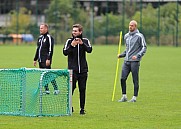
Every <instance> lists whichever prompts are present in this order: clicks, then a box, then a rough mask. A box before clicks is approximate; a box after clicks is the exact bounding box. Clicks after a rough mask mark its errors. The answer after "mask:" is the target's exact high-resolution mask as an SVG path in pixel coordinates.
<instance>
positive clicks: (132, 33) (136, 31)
mask: <svg viewBox="0 0 181 129" xmlns="http://www.w3.org/2000/svg"><path fill="white" fill-rule="evenodd" d="M135 33H139V30H138V29H136V30H134V31H133V32H130V31H129V35H134V34H135Z"/></svg>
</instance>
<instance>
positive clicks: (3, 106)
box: [0, 68, 72, 116]
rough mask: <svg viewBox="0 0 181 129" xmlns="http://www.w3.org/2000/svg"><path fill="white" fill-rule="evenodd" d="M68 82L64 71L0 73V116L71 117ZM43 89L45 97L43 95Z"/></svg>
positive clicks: (4, 71)
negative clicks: (47, 89) (46, 92)
mask: <svg viewBox="0 0 181 129" xmlns="http://www.w3.org/2000/svg"><path fill="white" fill-rule="evenodd" d="M71 81H72V71H71V70H68V69H33V68H20V69H0V114H1V115H20V116H65V115H71V114H72V105H71V103H72V89H71ZM55 85H56V89H55ZM47 86H48V88H49V92H50V93H49V94H45V87H47ZM55 91H59V92H57V94H55Z"/></svg>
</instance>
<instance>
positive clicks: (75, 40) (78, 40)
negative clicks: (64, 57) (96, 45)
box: [71, 38, 83, 47]
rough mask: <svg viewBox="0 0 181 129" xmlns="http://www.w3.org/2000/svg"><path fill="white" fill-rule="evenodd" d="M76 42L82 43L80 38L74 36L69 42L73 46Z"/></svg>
mask: <svg viewBox="0 0 181 129" xmlns="http://www.w3.org/2000/svg"><path fill="white" fill-rule="evenodd" d="M77 44H83V42H82V40H81V39H80V38H75V39H74V40H73V41H72V43H71V45H72V46H73V47H75V46H76V45H77Z"/></svg>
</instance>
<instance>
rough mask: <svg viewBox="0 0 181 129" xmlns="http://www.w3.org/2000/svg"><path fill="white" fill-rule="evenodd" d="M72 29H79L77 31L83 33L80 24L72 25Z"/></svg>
mask: <svg viewBox="0 0 181 129" xmlns="http://www.w3.org/2000/svg"><path fill="white" fill-rule="evenodd" d="M72 27H73V28H74V27H76V28H78V29H79V31H83V27H82V25H81V24H74V25H73V26H72Z"/></svg>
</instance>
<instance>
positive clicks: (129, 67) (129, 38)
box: [118, 20, 147, 102]
mask: <svg viewBox="0 0 181 129" xmlns="http://www.w3.org/2000/svg"><path fill="white" fill-rule="evenodd" d="M124 42H125V45H126V50H125V51H124V52H123V53H121V54H118V58H123V57H124V63H123V66H122V74H121V88H122V98H121V99H120V100H118V102H126V101H127V95H126V80H127V77H128V75H129V73H130V72H131V73H132V78H133V84H134V95H133V97H132V99H131V100H130V101H129V102H136V98H137V96H138V90H139V66H140V61H141V58H142V56H143V55H144V54H145V53H146V49H147V47H146V42H145V38H144V36H143V34H141V33H140V32H139V30H138V29H137V22H136V21H135V20H132V21H130V23H129V32H128V33H127V34H125V36H124Z"/></svg>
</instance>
